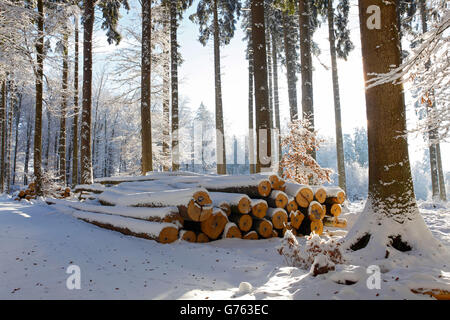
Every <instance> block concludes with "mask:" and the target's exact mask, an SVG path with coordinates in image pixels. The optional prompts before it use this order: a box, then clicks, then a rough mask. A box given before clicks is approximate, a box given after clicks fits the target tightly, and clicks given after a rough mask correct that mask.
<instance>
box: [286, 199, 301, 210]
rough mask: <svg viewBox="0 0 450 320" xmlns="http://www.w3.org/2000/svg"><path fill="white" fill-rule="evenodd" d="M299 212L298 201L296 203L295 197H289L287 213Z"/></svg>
mask: <svg viewBox="0 0 450 320" xmlns="http://www.w3.org/2000/svg"><path fill="white" fill-rule="evenodd" d="M297 210H298V204H297V201H295V198H294V197H289V196H288V203H287V205H286V211H287V212H292V211H297Z"/></svg>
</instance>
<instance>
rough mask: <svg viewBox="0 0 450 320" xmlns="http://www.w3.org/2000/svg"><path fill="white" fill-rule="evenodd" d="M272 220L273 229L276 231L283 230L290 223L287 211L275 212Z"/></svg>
mask: <svg viewBox="0 0 450 320" xmlns="http://www.w3.org/2000/svg"><path fill="white" fill-rule="evenodd" d="M271 220H272V224H273V227H274V228H275V229H283V228H284V227H285V225H286V224H287V221H288V217H287V214H286V211H284V210H279V211H277V212H275V213H274V214H273V215H272V217H271Z"/></svg>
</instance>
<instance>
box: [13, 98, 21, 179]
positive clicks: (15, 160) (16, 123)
mask: <svg viewBox="0 0 450 320" xmlns="http://www.w3.org/2000/svg"><path fill="white" fill-rule="evenodd" d="M18 95H19V99H18V100H19V101H18V103H17V109H16V122H15V130H14V131H15V132H16V136H15V142H14V165H13V176H12V179H13V180H12V184H13V185H15V184H16V168H17V150H18V146H19V124H20V115H21V110H22V93H19V94H18Z"/></svg>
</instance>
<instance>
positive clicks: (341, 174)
mask: <svg viewBox="0 0 450 320" xmlns="http://www.w3.org/2000/svg"><path fill="white" fill-rule="evenodd" d="M327 17H328V40H329V42H330V56H331V75H332V79H333V98H334V122H335V126H336V155H337V168H338V178H339V186H340V187H341V188H342V189H343V190H344V191H345V192H347V186H346V181H345V161H344V140H343V137H342V121H341V99H340V96H339V77H338V69H337V61H336V39H335V36H334V32H335V31H334V10H333V0H328V8H327Z"/></svg>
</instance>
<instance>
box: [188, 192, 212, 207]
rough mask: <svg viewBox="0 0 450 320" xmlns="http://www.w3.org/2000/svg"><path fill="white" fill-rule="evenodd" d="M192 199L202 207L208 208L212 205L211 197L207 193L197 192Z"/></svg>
mask: <svg viewBox="0 0 450 320" xmlns="http://www.w3.org/2000/svg"><path fill="white" fill-rule="evenodd" d="M192 197H193V198H194V200H195V202H196V203H198V204H199V205H201V206H207V205H210V204H212V200H211V197H210V196H209V194H208V192H206V191H197V192H195V193H194V194H193V196H192Z"/></svg>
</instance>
